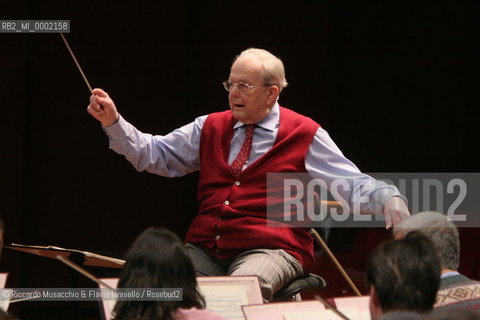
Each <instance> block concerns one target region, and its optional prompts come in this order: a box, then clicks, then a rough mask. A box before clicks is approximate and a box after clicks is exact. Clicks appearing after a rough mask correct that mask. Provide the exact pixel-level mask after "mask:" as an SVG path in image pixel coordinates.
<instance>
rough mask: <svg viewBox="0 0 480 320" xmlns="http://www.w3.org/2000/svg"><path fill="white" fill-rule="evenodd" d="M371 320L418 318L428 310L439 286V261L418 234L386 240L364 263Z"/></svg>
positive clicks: (431, 248) (429, 242) (432, 249)
mask: <svg viewBox="0 0 480 320" xmlns="http://www.w3.org/2000/svg"><path fill="white" fill-rule="evenodd" d="M366 273H367V282H368V285H369V287H370V316H371V318H372V320H409V319H419V318H420V316H421V314H422V313H427V312H429V311H431V310H432V306H433V303H434V302H435V296H436V293H437V290H438V287H439V285H440V259H439V257H438V255H437V253H436V251H435V248H434V246H433V244H432V242H431V241H430V240H429V239H428V238H427V237H426V236H425V235H423V234H422V233H421V232H418V231H417V232H411V233H409V234H408V235H407V236H406V237H405V238H403V239H399V240H390V241H387V242H385V243H383V244H382V245H381V246H380V247H378V248H377V249H376V250H375V251H374V252H373V254H372V255H371V256H370V258H369V261H368V263H367V270H366Z"/></svg>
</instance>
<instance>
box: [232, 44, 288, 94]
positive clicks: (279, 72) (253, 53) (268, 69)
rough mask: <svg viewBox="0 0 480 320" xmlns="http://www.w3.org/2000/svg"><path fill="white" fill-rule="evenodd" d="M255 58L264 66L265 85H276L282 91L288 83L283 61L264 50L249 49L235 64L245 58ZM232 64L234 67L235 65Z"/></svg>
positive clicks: (241, 54) (240, 55)
mask: <svg viewBox="0 0 480 320" xmlns="http://www.w3.org/2000/svg"><path fill="white" fill-rule="evenodd" d="M247 56H250V57H254V58H256V59H257V60H258V61H260V63H261V64H262V78H263V81H264V82H265V84H269V85H276V86H278V87H279V91H282V90H283V88H285V87H286V86H287V85H288V83H287V79H286V78H285V67H284V66H283V62H282V60H280V58H278V57H276V56H274V55H273V54H271V53H270V52H268V51H267V50H264V49H257V48H249V49H246V50H244V51H242V53H240V54H239V55H238V56H237V57H236V58H235V60H234V61H233V63H235V62H236V61H237V60H238V59H240V58H244V57H247ZM233 63H232V65H233Z"/></svg>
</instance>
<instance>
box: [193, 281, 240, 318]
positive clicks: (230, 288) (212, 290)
mask: <svg viewBox="0 0 480 320" xmlns="http://www.w3.org/2000/svg"><path fill="white" fill-rule="evenodd" d="M200 291H201V293H202V294H203V295H204V297H205V303H206V304H207V309H208V310H210V311H212V312H215V313H217V314H219V315H221V316H223V317H225V318H227V319H229V320H245V317H244V315H243V312H242V306H243V305H246V304H248V298H247V292H246V290H245V286H243V285H221V286H218V285H207V284H202V285H201V286H200Z"/></svg>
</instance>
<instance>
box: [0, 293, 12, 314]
mask: <svg viewBox="0 0 480 320" xmlns="http://www.w3.org/2000/svg"><path fill="white" fill-rule="evenodd" d="M0 295H1V297H2V298H1V299H0V309H2V310H3V311H5V312H6V311H7V310H8V306H9V305H10V298H11V296H12V289H1V288H0Z"/></svg>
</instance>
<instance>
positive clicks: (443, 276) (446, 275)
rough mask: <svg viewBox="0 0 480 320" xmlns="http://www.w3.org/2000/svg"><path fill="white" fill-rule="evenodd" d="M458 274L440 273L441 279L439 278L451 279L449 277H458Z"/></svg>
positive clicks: (451, 272) (454, 272)
mask: <svg viewBox="0 0 480 320" xmlns="http://www.w3.org/2000/svg"><path fill="white" fill-rule="evenodd" d="M459 274H460V273H458V271H450V272H445V273H442V275H441V277H440V278H442V279H443V278H447V277H451V276H458V275H459Z"/></svg>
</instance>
